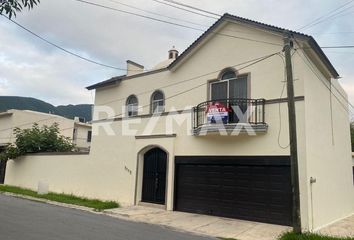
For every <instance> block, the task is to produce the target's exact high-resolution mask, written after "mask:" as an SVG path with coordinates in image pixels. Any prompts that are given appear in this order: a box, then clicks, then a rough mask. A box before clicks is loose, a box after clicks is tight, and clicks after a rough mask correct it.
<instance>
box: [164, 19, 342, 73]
mask: <svg viewBox="0 0 354 240" xmlns="http://www.w3.org/2000/svg"><path fill="white" fill-rule="evenodd" d="M227 20H231V21H237V22H240V23H244V24H248V25H252V26H253V27H258V28H260V29H264V30H268V31H271V32H276V33H280V34H284V33H285V32H288V33H290V34H292V35H293V36H294V37H297V38H299V39H301V40H304V41H307V42H308V44H309V45H310V46H311V48H312V49H313V50H314V51H315V52H316V54H317V55H318V56H319V58H320V59H321V61H322V62H323V64H324V65H325V66H326V67H327V68H328V70H329V72H330V73H331V74H332V75H333V77H334V78H337V77H339V74H338V72H337V71H336V69H335V68H334V66H333V65H332V63H331V62H330V61H329V59H328V58H327V56H326V54H325V53H324V52H323V51H322V49H321V47H320V46H319V45H318V44H317V42H316V41H315V39H314V38H313V37H312V36H310V35H307V34H304V33H300V32H296V31H292V30H289V29H285V28H280V27H276V26H273V25H269V24H265V23H261V22H257V21H253V20H250V19H247V18H242V17H238V16H234V15H231V14H228V13H225V14H224V15H223V16H222V17H221V18H220V19H219V20H217V21H216V22H215V23H214V24H213V25H212V26H211V27H210V28H209V29H208V30H206V31H205V32H204V33H203V34H202V35H201V36H200V37H199V38H198V39H197V40H195V41H194V42H193V43H192V44H191V45H190V46H189V47H188V48H187V49H186V50H185V51H184V52H183V53H182V54H181V55H180V56H179V57H178V58H177V59H176V60H175V61H174V62H172V63H171V64H170V65H169V66H168V69H170V70H172V69H173V68H174V67H176V66H177V65H178V64H179V63H180V62H181V61H182V60H184V58H186V57H187V56H188V54H189V53H190V52H191V51H193V49H194V48H195V47H196V46H197V45H199V44H200V43H201V42H202V41H203V40H204V39H205V38H206V37H207V36H208V35H209V34H211V33H213V32H214V30H215V29H217V28H218V27H219V26H220V25H221V24H222V23H223V22H225V21H227Z"/></svg>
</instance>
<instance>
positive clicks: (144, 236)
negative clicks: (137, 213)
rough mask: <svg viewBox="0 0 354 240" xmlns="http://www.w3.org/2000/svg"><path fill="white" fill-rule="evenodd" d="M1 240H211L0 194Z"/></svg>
mask: <svg viewBox="0 0 354 240" xmlns="http://www.w3.org/2000/svg"><path fill="white" fill-rule="evenodd" d="M0 234H1V235H0V239H1V240H22V239H25V240H42V239H43V240H53V239H65V240H79V239H84V240H102V239H107V240H108V239H114V240H140V239H141V240H158V239H166V240H167V239H168V240H174V239H183V240H211V238H207V237H200V236H196V235H191V234H187V233H182V232H177V231H173V230H170V229H167V228H163V227H160V226H156V225H149V224H144V223H136V222H129V221H125V220H121V219H116V218H111V217H108V216H104V215H97V214H92V213H89V212H85V211H80V210H74V209H69V208H64V207H57V206H53V205H48V204H44V203H39V202H34V201H29V200H24V199H19V198H14V197H9V196H4V195H2V194H0Z"/></svg>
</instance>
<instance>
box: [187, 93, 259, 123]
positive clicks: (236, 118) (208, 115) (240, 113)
mask: <svg viewBox="0 0 354 240" xmlns="http://www.w3.org/2000/svg"><path fill="white" fill-rule="evenodd" d="M264 105H265V99H241V98H229V99H218V100H210V101H206V102H202V103H200V104H198V105H197V106H196V107H194V108H193V113H192V114H193V128H194V129H197V128H200V127H203V126H205V125H215V124H224V125H231V124H241V123H247V124H251V125H261V124H262V125H265V121H264Z"/></svg>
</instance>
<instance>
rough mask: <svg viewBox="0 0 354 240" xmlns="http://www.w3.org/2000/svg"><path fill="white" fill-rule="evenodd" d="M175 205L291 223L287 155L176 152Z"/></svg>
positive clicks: (180, 208)
mask: <svg viewBox="0 0 354 240" xmlns="http://www.w3.org/2000/svg"><path fill="white" fill-rule="evenodd" d="M175 176H176V182H175V185H176V186H175V210H177V211H184V212H192V213H200V214H208V215H215V216H222V217H230V218H238V219H245V220H251V221H259V222H266V223H275V224H280V225H291V212H292V194H291V178H290V176H291V173H290V160H289V157H287V156H281V157H279V156H276V157H275V156H271V157H269V156H268V157H259V156H257V157H229V156H228V157H216V156H212V157H205V156H203V157H202V156H179V157H176V175H175Z"/></svg>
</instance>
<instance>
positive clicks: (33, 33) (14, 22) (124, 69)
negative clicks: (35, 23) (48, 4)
mask: <svg viewBox="0 0 354 240" xmlns="http://www.w3.org/2000/svg"><path fill="white" fill-rule="evenodd" d="M2 16H3V17H5V16H4V15H2ZM5 18H6V19H8V20H9V21H11V22H12V23H13V24H15V25H17V26H18V27H20V28H22V29H23V30H25V31H26V32H28V33H30V34H32V35H33V36H35V37H37V38H39V39H40V40H42V41H44V42H46V43H47V44H49V45H51V46H53V47H55V48H57V49H59V50H61V51H63V52H65V53H67V54H70V55H72V56H74V57H77V58H79V59H81V60H84V61H86V62H89V63H93V64H96V65H99V66H103V67H107V68H111V69H116V70H122V71H126V70H127V69H126V68H120V67H115V66H111V65H108V64H105V63H101V62H98V61H95V60H92V59H89V58H86V57H83V56H81V55H79V54H77V53H74V52H71V51H69V50H67V49H65V48H63V47H61V46H59V45H58V44H55V43H53V42H51V41H49V40H48V39H46V38H44V37H42V36H40V35H38V34H37V33H35V32H33V31H32V30H30V29H28V28H26V27H25V26H23V25H21V24H20V23H18V22H16V21H14V20H13V19H9V18H7V17H5Z"/></svg>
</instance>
